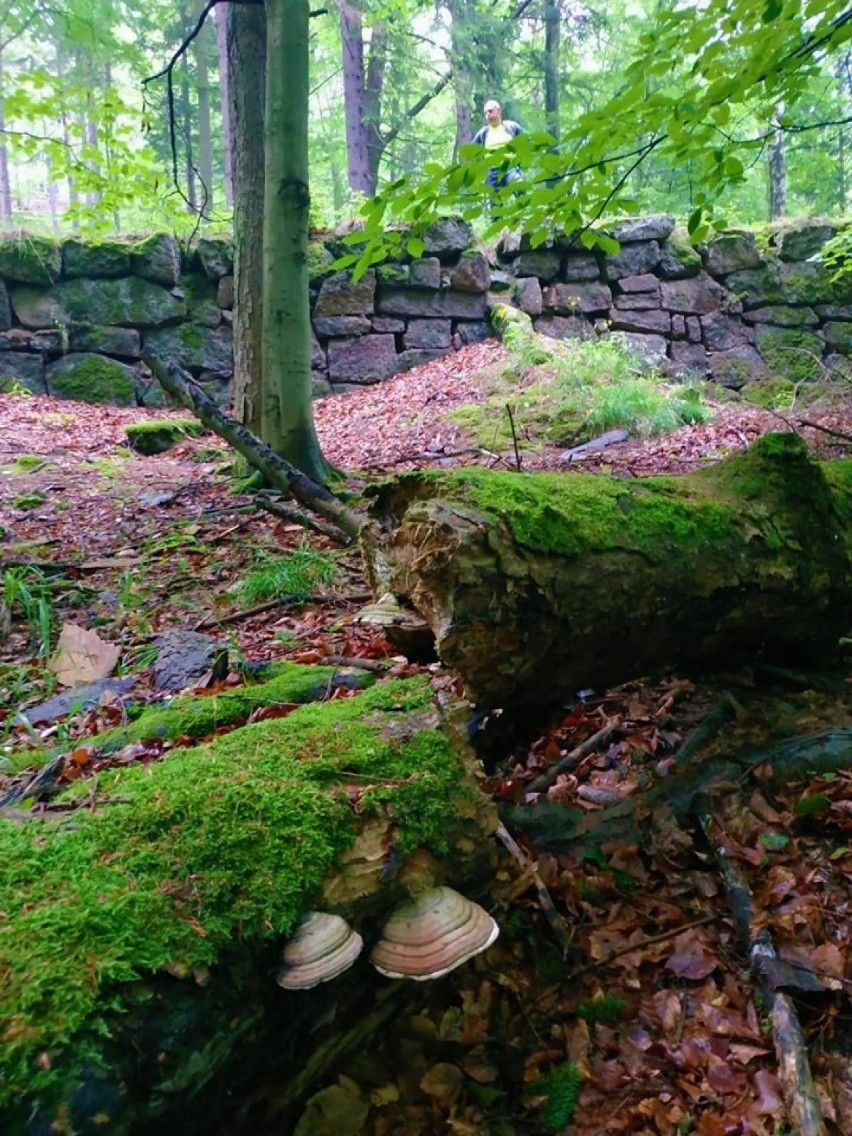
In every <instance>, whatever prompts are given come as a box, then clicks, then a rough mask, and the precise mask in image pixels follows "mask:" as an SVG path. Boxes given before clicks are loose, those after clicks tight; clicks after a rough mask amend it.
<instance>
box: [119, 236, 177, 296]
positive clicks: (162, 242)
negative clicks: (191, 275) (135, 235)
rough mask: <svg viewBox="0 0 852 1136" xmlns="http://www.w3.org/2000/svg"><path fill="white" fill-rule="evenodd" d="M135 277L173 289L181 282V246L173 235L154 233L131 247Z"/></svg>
mask: <svg viewBox="0 0 852 1136" xmlns="http://www.w3.org/2000/svg"><path fill="white" fill-rule="evenodd" d="M130 271H131V272H132V273H133V274H134V276H141V277H142V279H143V280H150V281H152V282H153V283H154V284H162V285H164V286H165V287H166V288H173V287H174V286H175V285H176V284H177V282H178V281H179V280H180V245H179V244H178V243H177V241H176V239H175V238H174V237H173V236H172V234H171V233H154V234H153V235H152V236H150V237H146V238H145V239H144V240H142V241H137V242H136V244H134V245H131V246H130Z"/></svg>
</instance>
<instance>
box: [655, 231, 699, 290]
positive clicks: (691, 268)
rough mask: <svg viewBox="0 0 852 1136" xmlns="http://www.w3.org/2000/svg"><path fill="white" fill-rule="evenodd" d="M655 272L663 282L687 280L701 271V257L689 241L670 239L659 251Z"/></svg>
mask: <svg viewBox="0 0 852 1136" xmlns="http://www.w3.org/2000/svg"><path fill="white" fill-rule="evenodd" d="M657 271H658V272H659V274H660V276H662V278H663V279H664V280H688V279H689V278H690V277H692V276H697V275H698V273H699V272H700V271H701V255H700V253H699V252H698V250H697V249H695V248H693V246H692V245H691V244H690V243H689V241H686V240H681V239H680V238H671V239H669V240H668V241H666V243H665V244H664V245H663V246H662V248H661V249H660V263H659V265H658V267H657Z"/></svg>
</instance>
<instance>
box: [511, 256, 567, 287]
mask: <svg viewBox="0 0 852 1136" xmlns="http://www.w3.org/2000/svg"><path fill="white" fill-rule="evenodd" d="M561 267H562V253H561V252H560V251H559V249H554V248H537V249H530V250H529V252H522V253H521V254H520V256H519V257H518V259H517V260H516V261H515V275H516V276H537V277H538V278H539V280H545V281H550V280H555V279H556V277H557V276H558V275H559V269H560V268H561Z"/></svg>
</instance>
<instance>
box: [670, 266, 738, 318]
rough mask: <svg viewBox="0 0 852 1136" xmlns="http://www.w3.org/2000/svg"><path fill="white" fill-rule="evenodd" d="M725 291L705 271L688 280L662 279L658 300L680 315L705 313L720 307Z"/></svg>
mask: <svg viewBox="0 0 852 1136" xmlns="http://www.w3.org/2000/svg"><path fill="white" fill-rule="evenodd" d="M726 295H727V293H726V292H725V289H724V288H723V287H722V285H721V284H717V283H716V281H715V280H713V279H712V278H711V277H710V276H708V275H707V274H706V273H701V274H700V275H699V276H696V277H693V278H692V279H688V280H664V281H663V282H662V284H661V285H660V302H661V304H662V306H663V307H664V308H665V309H666V310H667V311H669V312H680V313H681V314H682V315H695V316H699V315H706V314H707V313H708V312H712V311H715V310H716V309H717V308H719V307H721V305H722V302H723V300H724V299H725V297H726Z"/></svg>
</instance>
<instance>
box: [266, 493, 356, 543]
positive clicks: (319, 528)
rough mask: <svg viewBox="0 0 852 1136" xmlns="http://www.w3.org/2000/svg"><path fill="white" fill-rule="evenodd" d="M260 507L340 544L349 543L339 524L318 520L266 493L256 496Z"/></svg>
mask: <svg viewBox="0 0 852 1136" xmlns="http://www.w3.org/2000/svg"><path fill="white" fill-rule="evenodd" d="M255 500H256V501H257V505H258V508H260V509H264V510H265V511H266V512H267V513H271V514H272V515H273V517H279V518H280V519H281V520H282V521H289V522H290V523H291V524H294V525H299V526H301V528H303V529H310V531H311V532H315V533H319V534H320V536H327V537H328V538H329V539H330V540H333V541H336V542H337V543H338V544H348V543H349V542H348V538H347V537H346V535H345V534H344V533H342V532H341V530H340V528H339V526H338V525H330V524H327V523H326V522H325V521H322V520H317V519H316V518H315V517H311V516H308V514H307V513H303V512H302V510H301V509H296V508H294V507H293V506H292V505H284V504H283V503H282V502H281V501H272V500H271V499H270V498H269V497H267V496H266V495H265V494H263V493H260V494H258V496H257V497H256V498H255Z"/></svg>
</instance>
